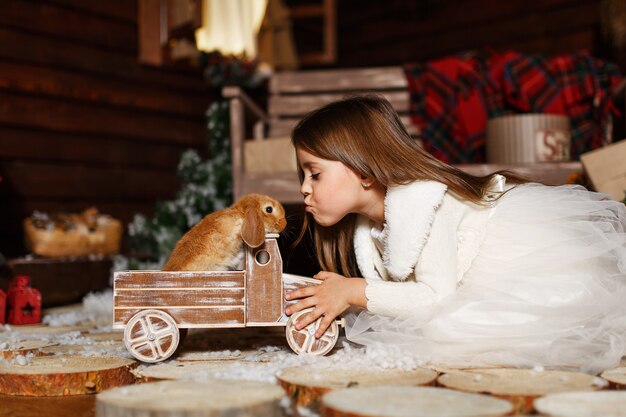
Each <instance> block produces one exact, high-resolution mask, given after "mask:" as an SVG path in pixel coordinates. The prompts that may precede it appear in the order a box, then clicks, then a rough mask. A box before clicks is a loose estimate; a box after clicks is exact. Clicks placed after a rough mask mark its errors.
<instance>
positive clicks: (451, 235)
mask: <svg viewBox="0 0 626 417" xmlns="http://www.w3.org/2000/svg"><path fill="white" fill-rule="evenodd" d="M444 210H445V209H444ZM453 219H454V217H453V216H452V215H451V214H448V213H445V214H444V215H440V216H436V217H435V220H434V221H433V224H432V227H431V231H430V234H429V237H428V241H427V242H426V244H425V245H424V248H423V250H422V253H421V256H420V259H419V262H417V265H416V266H415V270H414V274H415V280H414V281H410V280H407V282H397V281H383V280H382V279H367V280H365V279H362V278H345V277H343V276H341V275H338V274H334V273H331V272H320V273H318V274H317V275H316V276H315V278H318V279H323V280H324V282H323V283H322V284H319V285H316V286H311V287H306V288H302V289H300V290H296V291H293V292H291V293H289V294H287V299H288V300H294V299H300V298H302V300H301V301H299V302H298V303H296V304H293V305H292V306H290V307H289V309H287V310H286V313H287V314H293V313H295V312H297V311H300V310H303V309H305V308H308V307H313V306H314V307H315V310H313V311H312V312H311V313H309V314H307V315H305V316H303V317H302V318H300V320H299V322H298V325H299V327H298V325H296V327H297V328H302V327H306V326H307V325H309V324H310V323H312V322H313V321H315V320H317V319H318V318H319V317H321V316H324V318H323V319H322V323H321V325H320V327H319V329H318V331H317V333H316V337H320V336H321V335H322V334H323V333H324V331H325V330H326V328H327V327H328V326H330V324H331V323H332V321H333V320H334V319H335V318H336V317H337V316H338V315H340V314H341V313H343V312H344V311H345V310H346V309H348V307H350V306H357V307H363V308H367V310H368V311H370V312H371V313H373V314H379V315H383V316H390V317H400V316H405V317H406V316H412V317H414V318H415V319H416V320H418V321H421V320H425V319H427V318H428V317H429V316H430V313H431V312H432V309H433V307H434V306H435V305H436V304H437V303H438V302H439V301H441V300H442V299H443V298H445V297H447V296H449V295H450V294H452V293H454V291H455V290H456V287H457V282H458V278H459V277H458V264H457V250H458V248H457V244H460V243H459V242H460V241H459V240H458V238H457V222H456V221H453ZM467 243H468V242H466V243H465V244H467Z"/></svg>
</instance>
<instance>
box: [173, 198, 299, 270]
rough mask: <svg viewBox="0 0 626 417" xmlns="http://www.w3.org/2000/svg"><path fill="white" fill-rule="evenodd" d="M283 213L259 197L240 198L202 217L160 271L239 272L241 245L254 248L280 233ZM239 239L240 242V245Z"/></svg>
mask: <svg viewBox="0 0 626 417" xmlns="http://www.w3.org/2000/svg"><path fill="white" fill-rule="evenodd" d="M286 225H287V221H286V220H285V209H284V208H283V206H282V205H281V204H280V203H279V202H278V201H276V200H274V199H273V198H270V197H268V196H265V195H261V194H248V195H245V196H243V197H242V198H241V199H240V200H239V201H237V202H236V203H235V204H233V205H232V206H230V207H228V208H225V209H223V210H219V211H216V212H214V213H211V214H209V215H207V216H205V217H204V218H203V219H202V220H200V221H199V222H198V223H197V224H196V225H195V226H194V227H192V228H191V229H190V230H189V231H188V232H187V233H185V235H184V236H183V237H182V238H180V240H179V241H178V243H176V247H175V248H174V250H173V251H172V254H171V255H170V258H169V260H168V261H167V263H166V264H165V266H164V267H163V270H164V271H230V270H236V269H242V268H243V259H244V253H245V251H244V245H243V242H245V243H246V244H247V245H248V246H251V247H253V248H256V247H258V246H261V245H262V244H263V242H264V240H265V234H266V233H280V232H281V231H282V230H283V229H284V228H285V226H286ZM242 239H243V242H242Z"/></svg>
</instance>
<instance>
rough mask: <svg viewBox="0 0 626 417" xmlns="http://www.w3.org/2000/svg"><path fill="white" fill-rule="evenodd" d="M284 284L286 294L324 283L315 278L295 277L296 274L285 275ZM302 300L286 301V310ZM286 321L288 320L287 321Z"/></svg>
mask: <svg viewBox="0 0 626 417" xmlns="http://www.w3.org/2000/svg"><path fill="white" fill-rule="evenodd" d="M282 281H283V282H282V284H283V292H284V293H285V294H287V293H289V292H292V291H295V290H297V289H300V288H304V287H308V286H310V285H318V284H319V283H321V282H322V280H320V279H315V278H309V277H303V276H300V275H294V274H283V279H282ZM298 301H300V300H291V301H286V302H285V308H287V307H289V306H290V305H292V304H295V303H297V302H298ZM285 321H286V319H285Z"/></svg>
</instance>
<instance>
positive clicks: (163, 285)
mask: <svg viewBox="0 0 626 417" xmlns="http://www.w3.org/2000/svg"><path fill="white" fill-rule="evenodd" d="M277 237H278V235H274V234H273V235H267V236H266V238H265V243H264V244H263V245H262V246H260V247H258V248H254V249H253V248H249V247H248V248H247V250H246V257H245V270H243V271H198V272H195V271H194V272H187V271H121V272H116V273H115V274H114V282H113V291H114V307H113V308H114V311H113V328H114V329H124V344H125V345H126V348H127V349H128V351H129V352H130V353H131V354H132V355H133V356H134V357H135V358H137V359H138V360H140V361H143V362H160V361H163V360H165V359H167V358H169V357H170V356H171V355H172V354H173V353H174V351H175V350H176V348H177V347H178V344H179V341H180V333H179V329H189V328H236V327H252V326H257V327H264V326H286V337H287V341H288V343H289V346H290V347H291V348H292V349H293V350H294V352H296V353H302V352H306V353H310V354H314V355H325V354H326V353H328V352H329V351H330V350H331V349H332V348H333V347H334V346H335V343H336V342H337V339H338V338H339V325H340V324H341V321H340V320H335V321H334V322H333V324H332V325H331V326H330V327H329V328H328V329H327V330H326V332H325V333H324V335H323V336H322V337H321V338H319V339H316V338H315V331H316V329H317V328H318V327H319V325H320V322H321V319H318V320H317V321H316V322H314V323H311V324H310V325H309V326H307V327H306V328H304V329H301V330H296V328H295V326H294V323H295V322H297V320H298V318H299V317H300V316H302V315H303V314H305V313H306V312H308V311H310V309H306V310H303V311H300V312H298V313H295V314H293V315H292V316H291V317H287V316H286V315H285V314H284V311H285V307H286V304H291V303H294V301H285V297H284V295H285V292H287V291H293V290H295V289H297V288H300V287H304V286H308V285H315V284H318V283H319V282H321V281H320V280H316V279H313V278H307V277H301V276H297V275H291V274H283V273H282V267H283V265H282V258H281V256H280V252H279V250H278V244H277V243H276V238H277Z"/></svg>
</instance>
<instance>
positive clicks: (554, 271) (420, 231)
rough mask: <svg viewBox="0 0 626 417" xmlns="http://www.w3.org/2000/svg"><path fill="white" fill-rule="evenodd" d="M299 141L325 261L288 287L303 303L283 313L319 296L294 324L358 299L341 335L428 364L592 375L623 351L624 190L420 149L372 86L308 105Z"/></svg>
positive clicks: (325, 316) (327, 318)
mask: <svg viewBox="0 0 626 417" xmlns="http://www.w3.org/2000/svg"><path fill="white" fill-rule="evenodd" d="M293 144H294V146H295V149H296V155H297V158H298V163H299V167H300V169H299V171H300V178H301V182H302V186H301V192H302V195H303V196H304V204H305V205H306V212H307V218H309V219H310V217H312V219H313V220H314V225H313V229H314V232H315V233H314V239H315V243H316V252H317V256H318V259H319V262H320V264H321V266H322V268H323V270H324V272H320V273H318V274H317V275H316V276H315V277H316V278H319V279H321V280H323V283H321V284H320V285H318V286H311V287H308V288H304V289H300V290H297V291H293V292H291V293H289V294H287V295H286V298H287V299H289V300H294V299H298V300H299V301H298V302H297V303H296V304H294V305H292V306H291V307H290V308H289V309H287V314H293V313H295V312H296V311H300V310H303V309H305V308H309V307H313V310H312V311H311V312H310V313H308V314H306V315H304V316H303V317H302V318H301V319H300V320H299V321H298V323H297V327H299V328H302V327H306V326H307V325H308V324H310V323H312V322H313V321H315V320H317V319H318V318H320V317H321V318H322V320H321V325H320V327H319V328H318V330H317V332H316V336H317V337H320V336H321V335H322V334H323V332H324V331H325V329H326V328H327V327H328V326H329V325H330V323H331V322H332V321H333V320H334V319H335V318H336V317H337V316H338V315H340V314H342V313H344V312H345V311H346V310H348V309H349V308H350V307H360V308H362V310H361V311H360V312H357V313H349V314H347V315H346V319H347V328H346V335H347V337H348V339H349V340H351V341H354V342H357V343H360V344H365V345H374V344H385V345H396V346H399V347H401V348H402V349H405V350H406V351H407V352H408V353H409V354H413V355H416V357H417V358H419V359H421V360H423V361H424V362H425V363H432V364H435V363H440V364H448V365H461V366H480V365H501V366H515V367H549V368H559V369H572V370H582V371H586V372H591V373H597V372H599V371H601V370H603V369H606V368H609V367H613V366H617V365H618V363H619V361H620V358H621V357H622V355H624V354H625V353H626V348H625V346H626V233H625V229H626V209H625V207H624V205H623V204H622V203H619V202H616V201H610V200H608V199H607V198H606V197H605V196H604V195H602V194H597V193H592V192H588V191H586V190H585V189H584V188H583V187H580V186H560V187H548V186H545V185H541V184H536V183H526V182H525V181H524V180H523V179H522V178H520V177H517V176H515V175H513V174H510V173H507V172H499V173H496V174H494V175H490V176H486V177H475V176H471V175H469V174H466V173H464V172H462V171H460V170H458V169H456V168H454V167H452V166H449V165H446V164H444V163H442V162H439V161H438V160H436V159H434V158H433V157H431V156H430V155H429V154H427V153H425V152H424V151H423V150H422V149H421V148H420V147H419V146H418V145H417V144H416V143H415V141H414V140H413V139H411V138H410V137H409V135H408V133H407V132H406V130H405V129H404V127H403V125H402V123H401V121H400V120H399V118H398V116H397V114H396V113H395V111H394V110H393V108H392V107H391V106H390V104H389V103H388V102H387V101H386V100H385V99H383V98H379V97H376V96H367V97H358V98H349V99H345V100H342V101H339V102H335V103H332V104H329V105H327V106H325V107H323V108H321V109H319V110H316V111H314V112H312V113H311V114H309V115H308V116H307V117H305V118H304V119H303V120H302V121H301V122H300V123H299V124H298V125H297V126H296V128H295V129H294V131H293ZM309 216H310V217H309ZM309 222H310V220H309ZM305 223H306V222H305ZM305 227H306V224H305ZM303 232H304V229H303ZM346 277H363V278H365V279H359V278H346Z"/></svg>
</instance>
